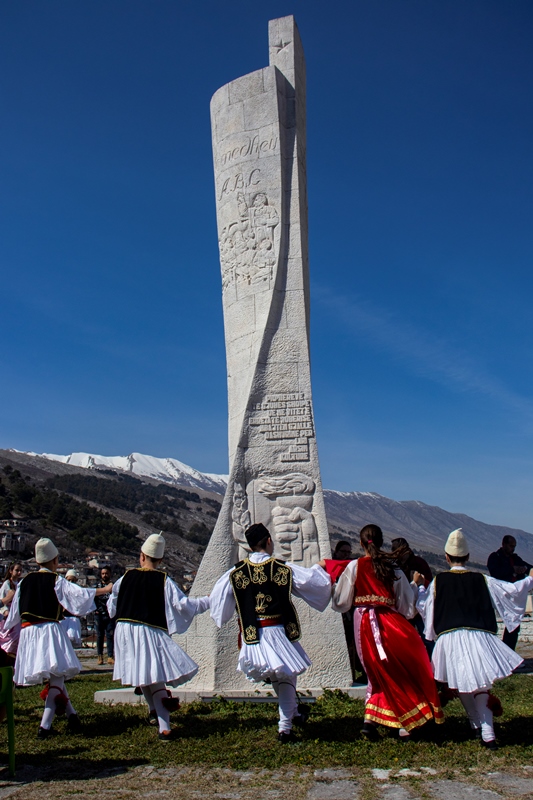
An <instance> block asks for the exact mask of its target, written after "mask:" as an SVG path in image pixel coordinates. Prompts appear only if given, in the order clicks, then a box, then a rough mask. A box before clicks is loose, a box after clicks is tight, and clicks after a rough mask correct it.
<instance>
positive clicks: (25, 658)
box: [5, 539, 109, 739]
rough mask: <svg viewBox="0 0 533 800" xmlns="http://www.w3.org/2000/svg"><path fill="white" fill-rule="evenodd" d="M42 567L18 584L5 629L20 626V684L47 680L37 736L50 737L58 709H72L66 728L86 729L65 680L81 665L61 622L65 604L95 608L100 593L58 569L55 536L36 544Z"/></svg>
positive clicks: (80, 609)
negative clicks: (69, 578) (83, 585)
mask: <svg viewBox="0 0 533 800" xmlns="http://www.w3.org/2000/svg"><path fill="white" fill-rule="evenodd" d="M35 560H36V561H37V563H38V564H39V566H40V569H39V572H30V574H29V575H26V577H25V578H23V580H21V581H20V583H19V585H18V586H17V591H16V592H15V596H14V598H13V602H12V603H11V609H10V612H9V616H8V618H7V621H6V624H5V630H10V629H11V628H13V627H15V626H16V625H18V624H19V623H22V625H21V631H20V640H19V646H18V652H17V660H16V662H15V683H16V684H19V685H22V686H32V685H35V684H38V683H42V682H43V681H46V686H45V688H44V690H43V691H42V692H41V697H42V698H43V700H45V706H44V712H43V717H42V720H41V724H40V727H39V731H38V733H37V736H38V738H39V739H46V738H48V737H49V736H50V735H51V733H52V730H51V729H52V722H53V720H54V716H55V714H56V713H57V714H62V713H65V712H66V714H67V718H68V723H67V728H68V730H70V731H71V732H73V733H79V732H80V731H81V722H80V719H79V717H78V715H77V714H76V711H75V710H74V707H73V705H72V703H71V701H70V698H69V695H68V692H67V689H66V687H65V679H68V678H72V676H73V675H77V674H78V672H80V671H81V669H82V666H81V664H80V662H79V661H78V658H77V657H76V654H75V653H74V650H73V649H72V645H71V643H70V640H69V638H68V636H67V633H66V631H65V630H64V628H63V627H62V626H61V625H60V622H61V619H62V616H63V609H64V608H66V609H67V610H68V611H70V612H71V614H76V615H77V616H82V615H85V614H88V613H89V611H92V610H93V609H94V598H95V595H96V594H98V592H99V591H100V592H103V591H109V588H106V589H105V590H99V589H86V588H83V587H81V586H77V585H76V584H75V583H70V582H69V581H67V580H65V578H62V577H61V576H60V575H57V574H56V571H57V567H58V564H59V553H58V550H57V547H56V546H55V544H54V543H53V542H52V541H51V540H50V539H39V541H38V542H37V544H36V545H35Z"/></svg>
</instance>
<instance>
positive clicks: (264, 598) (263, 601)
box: [255, 592, 272, 614]
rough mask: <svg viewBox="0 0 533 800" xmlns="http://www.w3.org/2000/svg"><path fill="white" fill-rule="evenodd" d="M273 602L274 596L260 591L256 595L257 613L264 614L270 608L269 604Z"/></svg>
mask: <svg viewBox="0 0 533 800" xmlns="http://www.w3.org/2000/svg"><path fill="white" fill-rule="evenodd" d="M271 602H272V598H271V597H270V595H269V594H263V592H259V594H256V596H255V612H256V614H264V613H265V611H267V610H268V604H269V603H271Z"/></svg>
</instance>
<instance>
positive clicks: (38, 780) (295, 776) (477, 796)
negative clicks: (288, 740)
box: [0, 766, 533, 800]
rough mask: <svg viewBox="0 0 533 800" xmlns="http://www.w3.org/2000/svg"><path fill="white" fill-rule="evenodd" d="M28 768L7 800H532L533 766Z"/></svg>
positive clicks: (7, 787) (4, 789)
mask: <svg viewBox="0 0 533 800" xmlns="http://www.w3.org/2000/svg"><path fill="white" fill-rule="evenodd" d="M45 777H46V776H45V775H44V774H38V770H36V769H35V770H34V769H31V768H28V767H23V768H22V769H21V770H20V771H19V773H18V775H17V781H16V782H12V781H8V780H3V781H2V780H0V800H1V799H2V798H7V797H13V798H14V800H30V799H31V800H33V799H34V798H38V797H39V798H47V800H48V799H49V800H60V799H61V800H63V798H72V797H73V796H75V795H83V797H88V798H96V797H102V796H104V797H110V798H113V800H121V798H134V797H142V798H156V800H157V798H161V800H189V798H199V799H200V798H201V799H202V800H270V799H272V800H517V798H522V800H528V798H530V799H531V798H533V766H523V767H519V768H516V769H513V770H512V771H507V770H506V771H503V770H502V771H499V772H496V771H495V772H488V773H483V772H481V771H480V770H476V769H471V770H469V771H468V772H466V773H465V772H462V773H459V772H457V773H456V774H455V775H451V773H450V772H449V771H448V772H447V773H446V774H445V775H444V774H442V775H440V774H439V773H438V772H437V771H436V770H434V769H432V768H431V767H421V768H420V769H417V770H413V769H396V770H389V769H374V770H368V769H364V770H359V771H357V770H356V769H322V770H315V771H314V772H313V771H311V770H309V769H303V768H302V769H299V768H294V767H292V768H286V769H280V770H276V771H270V770H265V769H263V770H254V771H249V772H242V771H238V770H231V769H206V768H200V767H177V768H172V769H157V768H155V767H150V766H142V767H136V768H133V769H129V770H127V769H122V768H120V767H118V768H116V769H114V770H106V771H104V772H102V773H100V774H98V775H96V776H94V777H91V778H89V779H83V778H82V777H80V779H79V780H68V781H50V782H47V781H46V780H43V778H45Z"/></svg>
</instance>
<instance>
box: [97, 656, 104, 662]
mask: <svg viewBox="0 0 533 800" xmlns="http://www.w3.org/2000/svg"><path fill="white" fill-rule="evenodd" d="M98 663H99V664H103V663H104V657H103V656H98Z"/></svg>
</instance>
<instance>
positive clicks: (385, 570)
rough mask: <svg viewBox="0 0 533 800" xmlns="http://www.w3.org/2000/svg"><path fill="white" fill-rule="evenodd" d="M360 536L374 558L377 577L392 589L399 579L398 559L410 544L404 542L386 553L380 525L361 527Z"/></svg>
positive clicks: (363, 544) (373, 562)
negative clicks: (397, 571) (396, 571)
mask: <svg viewBox="0 0 533 800" xmlns="http://www.w3.org/2000/svg"><path fill="white" fill-rule="evenodd" d="M359 537H360V539H361V544H362V546H363V547H364V548H365V550H366V551H367V553H368V555H369V556H370V558H371V559H372V566H373V567H374V572H375V573H376V577H377V578H378V579H379V580H380V581H381V582H382V583H384V584H385V586H387V587H388V588H389V589H392V585H393V583H394V581H397V580H398V576H397V575H396V573H395V571H394V570H395V568H397V567H398V559H400V558H401V557H402V556H403V555H405V553H406V552H407V550H408V549H409V546H408V545H404V544H402V545H400V547H397V548H396V549H395V550H393V551H392V552H391V553H385V552H384V551H383V550H382V549H381V548H382V546H383V531H382V530H381V528H380V527H379V525H372V524H370V525H365V526H364V528H361V532H360V533H359Z"/></svg>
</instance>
